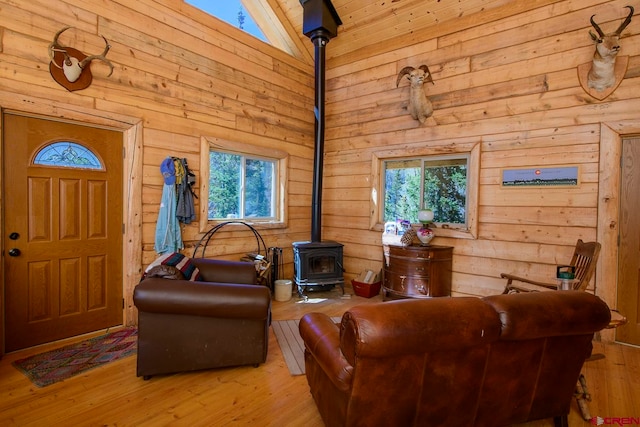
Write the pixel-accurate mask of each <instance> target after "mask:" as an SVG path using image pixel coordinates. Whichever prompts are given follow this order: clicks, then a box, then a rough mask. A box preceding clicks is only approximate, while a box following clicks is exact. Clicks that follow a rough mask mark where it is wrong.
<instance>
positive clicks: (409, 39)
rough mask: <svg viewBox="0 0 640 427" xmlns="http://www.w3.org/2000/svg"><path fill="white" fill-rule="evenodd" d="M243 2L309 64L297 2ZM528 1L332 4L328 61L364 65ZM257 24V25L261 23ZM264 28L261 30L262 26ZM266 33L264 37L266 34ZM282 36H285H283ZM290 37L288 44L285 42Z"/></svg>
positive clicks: (346, 0) (360, 0) (361, 0)
mask: <svg viewBox="0 0 640 427" xmlns="http://www.w3.org/2000/svg"><path fill="white" fill-rule="evenodd" d="M256 3H260V2H255V1H253V0H251V1H244V4H245V7H246V8H247V9H249V12H250V13H251V14H252V15H253V16H254V17H255V16H256V15H258V16H260V18H259V19H258V20H262V21H263V22H265V21H267V22H270V25H268V26H269V27H270V28H271V30H267V31H266V32H265V35H267V37H268V38H269V39H270V40H274V39H282V40H280V41H279V42H278V43H274V44H280V46H281V47H283V46H286V47H285V50H288V51H290V52H292V53H294V54H295V55H296V56H301V57H303V58H304V59H305V60H308V61H311V60H312V57H313V45H312V44H311V43H310V41H309V40H308V39H307V38H306V37H305V36H304V35H303V34H302V21H303V7H302V5H301V4H300V0H263V4H262V5H256ZM527 3H535V2H531V1H528V0H516V1H513V0H455V1H454V0H332V4H333V6H334V8H335V9H336V11H337V12H338V15H339V16H340V19H341V21H342V25H341V26H340V27H339V28H338V37H336V38H335V39H333V40H331V46H330V48H329V49H327V60H328V61H331V60H334V65H335V64H339V63H344V62H348V61H353V60H358V59H364V58H366V57H368V56H370V55H372V54H375V53H376V52H382V51H384V50H386V49H389V47H390V46H394V47H397V46H398V45H403V44H404V45H408V44H413V43H417V42H420V41H424V40H428V39H430V38H434V37H437V36H438V27H440V26H441V25H442V24H447V25H455V23H456V22H457V21H464V22H465V24H466V25H467V26H468V25H469V20H471V22H473V20H474V19H475V20H477V21H478V22H481V20H482V19H483V18H482V16H483V14H486V13H490V11H491V10H494V9H499V8H505V7H508V8H516V9H517V8H518V7H526V4H527ZM259 24H260V23H259ZM261 27H262V25H261ZM267 33H268V34H267ZM283 34H284V36H283ZM287 37H289V40H284V39H286V38H287Z"/></svg>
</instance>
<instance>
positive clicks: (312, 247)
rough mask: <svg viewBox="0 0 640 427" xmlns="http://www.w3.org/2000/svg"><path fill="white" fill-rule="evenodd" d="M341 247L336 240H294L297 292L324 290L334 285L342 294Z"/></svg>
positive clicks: (294, 271) (302, 293)
mask: <svg viewBox="0 0 640 427" xmlns="http://www.w3.org/2000/svg"><path fill="white" fill-rule="evenodd" d="M342 247H343V245H342V244H341V243H338V242H333V241H324V242H294V243H293V275H294V282H295V284H296V286H297V287H298V294H299V295H300V296H303V295H304V292H305V291H326V290H330V289H332V288H333V287H335V285H338V286H340V288H341V289H342V293H343V294H344V276H343V272H344V268H343V266H342Z"/></svg>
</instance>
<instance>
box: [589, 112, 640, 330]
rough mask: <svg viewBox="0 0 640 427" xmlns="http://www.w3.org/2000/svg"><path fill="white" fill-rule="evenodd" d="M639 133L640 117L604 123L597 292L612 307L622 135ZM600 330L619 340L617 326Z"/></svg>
mask: <svg viewBox="0 0 640 427" xmlns="http://www.w3.org/2000/svg"><path fill="white" fill-rule="evenodd" d="M638 133H640V119H636V120H621V121H619V122H603V123H601V124H600V166H599V171H598V223H597V239H598V242H600V244H601V245H602V249H601V250H600V257H599V258H598V266H597V269H596V294H597V295H598V296H599V297H600V298H602V299H603V300H604V302H606V303H607V305H608V306H609V307H610V308H612V309H617V308H618V306H617V304H618V302H617V300H618V235H619V234H620V224H619V223H618V219H619V217H620V185H621V184H620V180H621V178H620V173H621V167H620V159H621V156H622V138H623V137H624V136H625V135H635V134H638ZM600 334H601V337H602V340H603V341H615V329H604V330H602V331H601V333H600Z"/></svg>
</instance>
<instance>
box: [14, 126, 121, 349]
mask: <svg viewBox="0 0 640 427" xmlns="http://www.w3.org/2000/svg"><path fill="white" fill-rule="evenodd" d="M3 141H4V160H3V170H4V176H3V183H4V185H3V194H4V229H3V240H4V241H3V248H4V252H3V255H4V256H3V261H4V283H5V295H6V299H5V351H7V352H8V351H14V350H18V349H21V348H26V347H30V346H33V345H37V344H42V343H46V342H51V341H55V340H59V339H63V338H68V337H71V336H75V335H79V334H83V333H87V332H92V331H96V330H99V329H104V328H107V327H110V326H114V325H120V324H122V288H123V284H122V163H123V161H122V157H123V156H122V134H121V133H120V132H116V131H112V130H106V129H100V128H92V127H89V126H82V125H77V124H69V123H63V122H57V121H51V120H45V119H41V118H34V117H26V116H20V115H15V114H5V115H4V128H3Z"/></svg>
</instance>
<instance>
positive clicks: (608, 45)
mask: <svg viewBox="0 0 640 427" xmlns="http://www.w3.org/2000/svg"><path fill="white" fill-rule="evenodd" d="M626 7H627V8H628V9H629V15H627V18H626V19H625V20H624V22H623V23H622V24H620V26H619V27H618V29H617V30H615V31H614V32H613V33H609V34H605V33H604V31H602V30H601V29H600V26H599V25H598V24H596V21H594V20H593V17H594V16H596V15H591V25H592V26H593V28H594V29H595V30H596V31H597V32H598V35H597V36H596V35H595V34H594V33H593V32H592V31H589V34H590V35H591V38H592V39H593V41H594V42H596V52H597V54H598V55H600V56H601V57H602V58H608V57H615V56H616V55H617V54H618V51H619V50H620V45H619V44H618V41H619V40H620V34H621V33H622V31H623V30H624V29H625V28H627V25H629V23H630V22H631V17H632V16H633V12H634V9H633V6H626Z"/></svg>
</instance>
